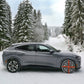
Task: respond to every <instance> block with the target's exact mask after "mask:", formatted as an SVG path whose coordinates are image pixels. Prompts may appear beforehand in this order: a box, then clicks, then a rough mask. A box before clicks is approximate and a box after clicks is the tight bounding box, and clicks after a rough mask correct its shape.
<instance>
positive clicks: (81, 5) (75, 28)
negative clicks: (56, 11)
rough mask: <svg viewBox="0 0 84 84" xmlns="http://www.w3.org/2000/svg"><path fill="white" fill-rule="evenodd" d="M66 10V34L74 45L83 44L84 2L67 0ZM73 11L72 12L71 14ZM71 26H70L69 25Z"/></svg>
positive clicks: (82, 0)
mask: <svg viewBox="0 0 84 84" xmlns="http://www.w3.org/2000/svg"><path fill="white" fill-rule="evenodd" d="M69 2H71V5H69V4H68V6H66V8H65V22H64V32H65V34H66V35H68V36H70V39H71V41H73V42H74V44H78V43H81V44H82V43H83V27H84V25H83V24H84V0H71V1H70V0H67V1H66V4H67V3H69ZM70 11H71V12H70ZM68 24H69V25H68Z"/></svg>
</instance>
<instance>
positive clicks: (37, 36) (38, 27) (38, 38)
mask: <svg viewBox="0 0 84 84" xmlns="http://www.w3.org/2000/svg"><path fill="white" fill-rule="evenodd" d="M33 17H34V41H35V42H42V41H43V40H44V29H43V25H42V22H41V12H40V10H38V12H36V10H34V12H33Z"/></svg>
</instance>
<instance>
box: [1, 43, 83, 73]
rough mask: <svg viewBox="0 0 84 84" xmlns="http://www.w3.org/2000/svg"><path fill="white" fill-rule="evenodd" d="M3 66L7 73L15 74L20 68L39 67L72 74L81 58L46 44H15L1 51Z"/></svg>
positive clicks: (78, 65)
mask: <svg viewBox="0 0 84 84" xmlns="http://www.w3.org/2000/svg"><path fill="white" fill-rule="evenodd" d="M2 58H3V64H4V65H5V66H6V67H7V70H8V71H9V72H12V73H14V72H17V71H19V70H20V69H21V67H22V66H27V65H40V66H50V67H54V68H60V69H62V71H63V72H66V73H72V72H74V71H75V70H78V69H80V66H81V57H80V56H78V55H76V54H73V53H63V52H61V51H60V50H57V49H55V48H53V47H52V46H50V45H48V44H41V43H17V44H13V45H12V46H10V47H8V48H7V49H5V50H4V51H3V55H2Z"/></svg>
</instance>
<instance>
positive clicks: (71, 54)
mask: <svg viewBox="0 0 84 84" xmlns="http://www.w3.org/2000/svg"><path fill="white" fill-rule="evenodd" d="M54 54H56V55H57V54H58V55H60V56H73V57H77V56H78V55H76V54H75V53H72V52H55V53H54Z"/></svg>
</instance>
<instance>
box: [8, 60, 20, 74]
mask: <svg viewBox="0 0 84 84" xmlns="http://www.w3.org/2000/svg"><path fill="white" fill-rule="evenodd" d="M7 70H8V71H9V72H11V73H15V72H17V71H19V70H20V63H19V61H17V60H16V59H11V60H9V61H8V62H7Z"/></svg>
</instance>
